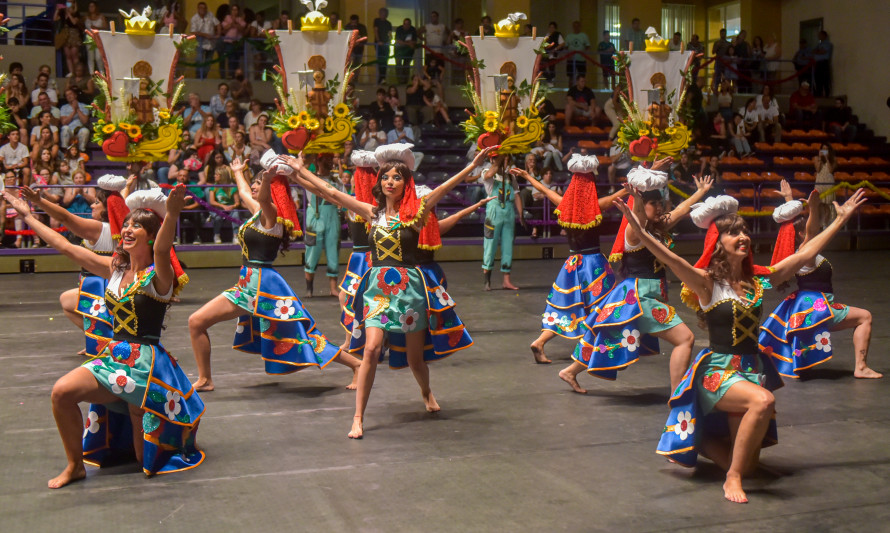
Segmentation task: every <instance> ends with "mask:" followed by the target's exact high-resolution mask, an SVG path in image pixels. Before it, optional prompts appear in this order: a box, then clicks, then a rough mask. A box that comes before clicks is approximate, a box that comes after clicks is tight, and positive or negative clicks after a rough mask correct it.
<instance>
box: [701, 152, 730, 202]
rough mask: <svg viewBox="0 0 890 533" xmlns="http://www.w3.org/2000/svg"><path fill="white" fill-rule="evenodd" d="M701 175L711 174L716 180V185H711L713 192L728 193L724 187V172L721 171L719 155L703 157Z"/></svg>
mask: <svg viewBox="0 0 890 533" xmlns="http://www.w3.org/2000/svg"><path fill="white" fill-rule="evenodd" d="M698 175H699V176H710V177H711V178H713V180H714V186H713V187H711V194H713V195H719V194H726V191H725V189H724V187H723V173H722V172H720V158H719V157H717V156H711V157H703V158H702V160H701V168H700V169H699V171H698Z"/></svg>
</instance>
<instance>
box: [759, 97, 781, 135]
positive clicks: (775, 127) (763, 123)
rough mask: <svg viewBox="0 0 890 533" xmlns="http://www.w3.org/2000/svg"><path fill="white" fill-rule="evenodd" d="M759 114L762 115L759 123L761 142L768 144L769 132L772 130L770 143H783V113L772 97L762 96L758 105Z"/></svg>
mask: <svg viewBox="0 0 890 533" xmlns="http://www.w3.org/2000/svg"><path fill="white" fill-rule="evenodd" d="M757 112H758V114H759V115H760V120H759V121H758V123H757V132H758V134H759V135H760V142H767V137H766V131H767V130H770V133H771V136H770V142H773V143H777V142H782V120H781V119H782V113H781V112H780V111H779V104H778V103H777V102H776V101H775V100H774V99H773V97H772V95H770V94H763V95H761V99H760V102H759V103H758V104H757Z"/></svg>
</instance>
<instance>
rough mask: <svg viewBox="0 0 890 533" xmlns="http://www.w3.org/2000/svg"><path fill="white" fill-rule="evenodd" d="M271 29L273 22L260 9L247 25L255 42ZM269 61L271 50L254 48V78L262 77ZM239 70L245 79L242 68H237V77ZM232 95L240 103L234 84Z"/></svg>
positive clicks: (249, 34)
mask: <svg viewBox="0 0 890 533" xmlns="http://www.w3.org/2000/svg"><path fill="white" fill-rule="evenodd" d="M246 13H247V10H245V15H246ZM245 20H247V17H245ZM271 29H272V23H271V22H270V21H268V20H266V14H265V13H263V12H262V11H258V12H257V13H256V14H255V15H254V17H253V20H252V21H250V25H249V26H248V27H247V37H248V38H250V39H252V40H255V42H259V41H260V40H261V39H265V38H266V32H267V31H269V30H271ZM268 61H269V51H267V50H264V49H263V48H261V47H254V48H253V72H254V79H257V80H258V79H261V76H262V72H263V69H265V68H266V67H267V66H268ZM238 71H241V79H242V80H243V79H244V71H243V70H241V69H240V68H238V69H235V78H236V79H237V77H238ZM251 96H252V94H251V95H248V96H246V97H244V100H243V102H244V103H245V104H246V103H247V102H248V101H249V100H250V97H251ZM232 97H233V98H235V100H238V101H239V103H240V101H241V100H240V99H239V97H238V96H236V95H235V86H234V85H232Z"/></svg>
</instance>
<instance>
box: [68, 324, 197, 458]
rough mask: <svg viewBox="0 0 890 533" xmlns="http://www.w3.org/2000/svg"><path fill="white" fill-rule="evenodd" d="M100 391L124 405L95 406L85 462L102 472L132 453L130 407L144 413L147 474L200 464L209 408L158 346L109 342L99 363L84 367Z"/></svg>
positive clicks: (88, 425)
mask: <svg viewBox="0 0 890 533" xmlns="http://www.w3.org/2000/svg"><path fill="white" fill-rule="evenodd" d="M83 366H84V367H86V368H87V369H89V370H90V372H92V373H93V377H95V378H96V380H97V381H98V382H99V384H100V385H102V386H103V387H105V388H106V389H108V390H109V391H111V392H112V393H113V394H114V395H115V396H117V397H118V398H120V399H121V401H120V402H116V403H113V404H107V405H99V404H92V405H90V411H89V413H88V414H87V421H86V425H85V429H84V432H83V457H84V462H86V463H88V464H91V465H94V466H102V465H103V463H105V462H106V460H108V459H109V458H110V457H111V456H113V455H115V454H116V453H119V452H130V451H132V449H133V448H132V446H133V440H132V439H133V432H132V425H131V421H130V414H129V411H128V409H127V405H126V404H130V405H135V406H137V407H140V408H142V409H143V410H144V414H143V416H142V431H143V439H144V442H143V455H142V470H143V471H144V472H145V473H146V475H153V474H169V473H171V472H178V471H180V470H188V469H190V468H194V467H196V466H198V465H199V464H201V462H202V461H203V460H204V452H203V451H201V450H199V449H198V448H197V445H196V437H197V433H198V423H199V422H200V419H201V416H202V415H203V414H204V402H203V401H201V398H200V397H199V396H198V393H197V391H195V389H194V387H192V384H191V382H190V381H189V379H188V376H186V375H185V372H183V371H182V369H181V368H180V367H179V364H178V363H177V362H176V359H174V358H173V356H171V355H170V354H169V353H167V351H166V350H164V348H163V347H162V346H161V345H159V344H140V343H136V342H128V341H117V340H112V341H110V342H109V343H108V344H107V345H106V346H105V348H104V350H103V351H102V353H101V354H100V355H99V357H97V358H95V359H93V360H91V361H87V362H86V363H84V365H83Z"/></svg>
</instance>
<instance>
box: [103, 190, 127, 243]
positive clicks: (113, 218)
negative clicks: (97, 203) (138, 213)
mask: <svg viewBox="0 0 890 533" xmlns="http://www.w3.org/2000/svg"><path fill="white" fill-rule="evenodd" d="M105 192H106V200H105V209H106V210H107V211H108V226H109V228H110V229H111V238H112V239H114V240H115V241H117V240H119V239H120V238H121V228H122V227H123V225H124V218H126V216H127V214H129V213H130V208H129V207H127V203H126V202H125V201H124V197H123V196H121V194H120V193H119V192H116V191H105Z"/></svg>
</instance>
